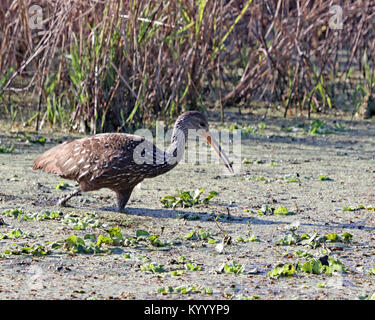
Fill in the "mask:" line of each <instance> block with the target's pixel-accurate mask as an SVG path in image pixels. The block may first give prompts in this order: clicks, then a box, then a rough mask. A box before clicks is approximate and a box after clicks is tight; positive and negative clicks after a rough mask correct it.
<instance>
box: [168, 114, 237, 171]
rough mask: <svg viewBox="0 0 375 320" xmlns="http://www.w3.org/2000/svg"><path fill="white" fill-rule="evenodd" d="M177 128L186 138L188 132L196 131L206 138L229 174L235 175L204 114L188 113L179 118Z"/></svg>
mask: <svg viewBox="0 0 375 320" xmlns="http://www.w3.org/2000/svg"><path fill="white" fill-rule="evenodd" d="M175 128H176V129H179V130H182V131H183V132H184V133H185V137H187V134H188V130H196V133H197V134H198V135H200V136H201V137H202V138H204V139H205V140H206V141H207V143H208V144H209V145H210V146H211V148H212V149H214V151H215V152H216V153H217V154H218V156H219V157H220V159H221V160H222V161H223V162H224V164H225V166H226V167H227V168H228V170H229V172H230V173H234V171H233V168H232V164H231V162H230V160H229V158H228V157H227V155H226V154H225V152H224V151H223V150H222V149H221V147H220V145H219V143H218V142H217V141H216V140H215V139H214V138H213V136H212V134H211V133H210V131H209V127H208V121H207V118H206V116H205V115H204V114H203V113H201V112H199V111H188V112H185V113H183V114H182V115H180V116H179V117H178V118H177V120H176V125H175Z"/></svg>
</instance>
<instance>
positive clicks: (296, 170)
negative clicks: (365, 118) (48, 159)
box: [0, 118, 375, 299]
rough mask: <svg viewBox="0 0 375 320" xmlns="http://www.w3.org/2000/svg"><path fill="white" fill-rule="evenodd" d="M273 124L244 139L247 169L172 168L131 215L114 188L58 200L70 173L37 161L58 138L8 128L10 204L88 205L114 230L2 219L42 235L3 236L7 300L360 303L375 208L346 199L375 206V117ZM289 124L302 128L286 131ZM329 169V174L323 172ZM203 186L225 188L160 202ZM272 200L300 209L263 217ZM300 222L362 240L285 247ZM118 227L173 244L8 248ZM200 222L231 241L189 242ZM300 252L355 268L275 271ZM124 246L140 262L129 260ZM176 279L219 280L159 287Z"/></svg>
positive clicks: (34, 207)
mask: <svg viewBox="0 0 375 320" xmlns="http://www.w3.org/2000/svg"><path fill="white" fill-rule="evenodd" d="M264 122H265V123H266V125H267V128H266V129H264V130H262V131H258V132H257V133H255V134H253V135H250V136H249V137H247V138H243V139H242V148H241V150H242V155H241V156H242V158H243V159H247V160H249V161H251V162H252V164H243V165H242V166H241V171H240V172H237V173H236V175H234V176H228V175H222V174H221V173H222V169H223V168H222V166H221V165H220V164H186V163H184V164H180V165H178V166H177V167H176V168H175V169H174V170H172V171H171V172H169V173H167V174H165V175H162V176H159V177H157V178H154V179H152V180H146V181H144V182H143V183H142V185H141V188H136V189H135V191H134V192H133V194H132V197H131V200H130V202H129V204H128V206H127V208H126V212H123V213H119V212H117V211H116V208H115V199H114V197H113V196H114V195H113V193H112V192H110V191H109V190H100V191H95V192H91V193H86V194H83V196H81V197H77V198H75V199H72V200H71V201H70V202H69V204H70V205H71V207H67V208H58V207H56V205H55V203H56V201H57V199H58V198H59V197H60V196H61V195H62V194H64V193H65V192H67V191H58V190H56V185H57V184H58V183H59V182H60V178H58V177H55V176H53V175H50V174H46V173H43V172H33V171H32V170H31V167H32V162H33V159H34V158H35V157H36V156H37V155H38V154H40V153H42V152H43V151H45V150H47V149H48V148H50V147H52V146H54V145H56V142H55V140H54V139H52V138H56V135H54V136H53V137H52V135H50V134H45V136H46V137H47V143H46V144H45V145H44V146H42V145H39V144H33V143H27V142H25V141H19V138H17V135H16V133H15V132H11V131H10V130H5V129H6V126H3V128H4V129H3V131H1V129H0V141H1V143H0V145H1V144H2V145H6V146H10V145H11V144H14V145H15V150H14V151H13V153H9V154H6V153H0V181H1V186H0V212H4V211H5V210H7V209H15V208H19V209H23V210H24V212H28V213H36V212H43V211H45V210H50V211H53V210H59V211H61V212H62V214H65V215H66V214H69V213H72V212H73V211H74V212H75V213H76V214H78V215H79V214H83V213H86V212H89V213H96V214H97V218H96V219H98V220H99V221H100V223H102V224H103V226H102V227H100V228H88V229H86V230H74V229H72V227H71V226H69V225H67V224H64V223H63V222H62V221H61V220H44V221H37V220H32V221H25V220H18V219H15V218H14V217H11V216H5V215H1V216H0V217H1V219H2V220H0V235H7V234H9V233H10V232H11V231H12V230H14V229H17V228H19V229H20V230H22V232H23V234H24V235H28V234H31V235H29V236H27V237H25V238H19V239H6V238H4V239H0V254H1V255H2V257H1V258H0V263H1V264H0V269H1V270H0V298H1V299H14V298H21V299H34V298H37V299H39V298H43V299H66V298H67V299H107V298H120V299H130V298H135V299H148V298H156V299H186V298H189V299H240V298H243V297H252V296H256V297H259V298H260V299H295V298H299V299H358V298H359V297H365V296H371V295H372V294H374V293H375V276H374V275H369V271H370V270H371V269H372V268H375V212H373V211H369V210H364V209H359V210H355V211H343V210H342V208H343V206H352V207H353V208H354V207H355V208H359V206H361V205H362V206H364V207H369V206H371V207H374V206H375V190H374V174H375V163H374V156H375V154H374V150H375V138H374V137H375V127H374V124H373V122H354V123H349V122H343V123H344V125H345V128H346V130H345V131H343V132H339V131H337V132H335V133H333V134H327V135H307V134H306V133H303V132H301V130H299V129H298V128H297V127H295V123H293V121H287V122H286V121H285V120H280V119H271V120H266V121H264ZM256 123H257V122H256V119H254V118H249V120H248V121H247V124H248V125H254V126H256ZM328 123H331V124H332V121H331V122H329V121H328ZM282 126H284V127H292V128H293V127H294V128H295V129H292V130H289V131H290V132H285V131H283V130H281V128H282ZM231 156H233V155H231ZM257 160H261V161H257ZM297 174H298V177H299V182H298V179H297V182H293V181H289V180H288V179H291V178H293V177H294V178H298V177H297ZM321 175H326V176H327V177H328V178H329V180H328V181H322V180H320V179H319V176H321ZM288 181H289V182H288ZM295 181H296V180H295ZM66 182H68V183H70V184H71V185H72V186H73V185H74V183H73V182H69V181H66ZM197 188H204V189H205V190H206V191H209V190H215V191H217V192H218V193H219V195H218V196H217V197H216V198H213V199H212V200H211V201H210V203H209V204H206V205H198V206H195V207H192V208H184V209H181V208H179V209H176V210H172V209H165V208H163V206H162V204H161V203H160V198H161V197H162V196H165V195H168V194H174V193H175V191H176V189H181V190H183V191H185V190H195V189H197ZM266 205H269V207H273V208H277V207H279V206H284V207H286V208H287V209H288V210H289V211H292V212H294V213H295V214H294V215H286V216H282V215H271V214H265V215H260V214H257V213H252V211H255V210H258V209H261V208H262V207H263V208H264V207H265V206H266ZM228 212H229V217H228ZM191 213H197V216H198V217H199V219H198V220H189V219H183V218H181V216H182V215H185V217H187V216H188V215H189V214H191ZM216 217H219V219H218V221H219V226H220V228H219V227H218V224H217V223H216V222H215V218H216ZM291 223H294V224H296V223H297V224H298V225H299V227H298V229H297V231H296V232H297V233H298V234H303V233H307V234H310V235H312V234H313V233H314V231H316V232H317V234H318V235H319V236H323V235H326V234H328V233H337V234H338V235H342V234H343V233H345V232H348V233H350V234H351V235H352V239H351V241H350V242H349V243H344V242H335V243H330V242H327V243H326V244H325V246H324V247H323V248H322V247H319V248H316V249H314V248H310V247H309V246H302V245H295V244H294V245H289V246H276V245H275V241H277V240H278V239H280V238H283V237H285V236H286V234H287V231H286V230H287V228H288V227H290V224H291ZM113 226H120V227H121V231H122V233H123V235H124V237H134V236H135V234H136V230H139V229H142V230H146V231H148V232H149V233H150V234H155V235H159V239H160V240H161V241H164V242H168V243H169V245H168V246H165V247H160V248H157V247H152V246H150V245H148V244H147V243H146V242H140V243H137V244H130V245H129V243H128V244H123V245H120V246H117V247H112V248H111V249H112V251H107V252H104V253H101V254H82V253H77V254H75V255H72V254H69V253H67V252H66V251H64V250H63V248H62V249H59V250H52V251H51V253H50V254H49V255H45V256H44V255H42V256H33V255H31V254H25V253H21V254H18V255H16V254H4V253H3V252H4V251H5V250H7V249H9V248H19V247H21V246H25V245H28V246H29V245H36V244H45V243H46V242H48V241H52V242H54V241H58V240H61V239H66V238H67V237H68V236H70V235H73V234H75V235H77V236H79V237H82V238H83V237H84V235H85V234H89V233H91V234H92V233H93V234H95V235H98V234H100V233H103V234H105V233H106V231H105V230H106V229H107V228H109V227H113ZM194 229H196V230H200V229H204V230H207V231H208V232H209V233H210V234H211V238H212V239H213V240H216V241H217V242H218V243H219V242H220V241H222V239H223V234H224V233H226V234H227V235H228V236H230V237H231V239H232V241H231V244H230V245H227V246H225V247H224V250H223V252H221V253H219V252H217V250H215V247H216V244H214V243H209V242H208V241H207V239H196V240H189V239H187V238H186V235H188V234H189V233H190V232H191V231H193V230H194ZM249 231H250V232H251V235H255V237H256V238H257V239H259V240H260V241H259V242H251V241H249V242H246V241H245V242H239V241H237V239H238V237H239V236H240V237H242V238H243V239H246V238H247V237H248V235H249ZM211 242H212V241H211ZM296 250H303V251H306V252H309V253H310V254H311V255H312V256H314V257H316V258H319V257H322V256H323V255H325V254H326V253H327V252H328V253H329V256H330V257H333V258H335V259H339V260H340V261H341V262H342V263H343V264H344V265H345V266H346V268H347V271H346V272H345V273H340V272H339V273H336V274H334V275H331V276H329V275H325V274H320V275H311V274H306V273H303V272H298V273H297V274H296V275H294V276H291V277H283V278H279V279H272V278H270V277H268V276H267V273H268V272H269V271H271V270H272V269H273V268H274V267H275V266H276V265H277V264H279V263H281V264H286V263H296V262H297V261H301V262H304V261H306V260H308V258H299V257H297V256H296V255H295V254H293V253H294V252H295V251H296ZM324 250H325V251H324ZM124 253H125V254H127V255H128V256H129V257H130V258H127V259H126V258H125V257H124V255H123V254H124ZM180 256H184V257H186V259H187V260H188V261H190V262H192V263H193V264H195V265H197V266H199V267H200V268H199V269H200V270H198V271H191V270H184V272H183V273H182V272H180V274H179V275H177V276H174V275H172V274H171V273H169V271H176V270H179V271H181V269H183V268H184V267H181V266H180V265H179V264H178V263H176V261H177V260H178V258H179V257H180ZM146 259H148V260H146ZM229 261H235V262H237V263H239V264H242V265H243V266H244V267H245V271H244V272H242V273H240V274H228V273H225V272H223V270H222V269H223V268H222V267H221V266H222V265H223V264H224V263H227V262H229ZM146 263H155V264H161V265H163V266H164V267H163V268H164V269H165V270H166V272H163V273H152V272H146V271H142V270H141V269H140V266H142V265H144V264H146ZM168 286H172V287H173V288H177V287H179V286H184V287H191V286H196V287H197V286H201V287H202V288H212V293H211V294H205V293H204V292H203V291H202V290H201V292H197V293H194V292H192V293H190V294H186V295H184V294H181V293H176V294H166V295H162V294H160V293H158V289H160V288H163V287H168Z"/></svg>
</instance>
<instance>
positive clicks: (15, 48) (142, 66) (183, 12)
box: [0, 0, 375, 133]
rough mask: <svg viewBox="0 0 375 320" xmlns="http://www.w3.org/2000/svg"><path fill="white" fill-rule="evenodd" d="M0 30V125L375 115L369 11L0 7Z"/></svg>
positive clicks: (343, 4) (307, 5) (374, 22)
mask: <svg viewBox="0 0 375 320" xmlns="http://www.w3.org/2000/svg"><path fill="white" fill-rule="evenodd" d="M0 30H1V31H0V116H1V117H8V118H9V119H11V120H12V122H16V121H19V120H22V122H24V124H25V125H33V126H35V128H36V129H37V130H38V129H40V128H41V127H43V126H46V125H49V126H51V127H55V126H61V127H64V128H68V129H71V130H80V131H84V132H90V133H97V132H102V131H114V130H120V128H122V127H125V128H126V129H131V128H136V127H137V126H140V125H144V124H146V123H151V122H153V121H154V120H155V119H157V118H164V119H169V118H170V117H175V116H176V115H177V114H179V113H180V112H182V111H184V110H189V109H200V108H205V107H216V108H220V111H221V117H223V112H224V108H225V107H228V106H236V107H238V108H239V111H241V109H242V108H248V107H251V106H253V105H254V104H256V103H257V102H259V101H265V102H266V104H267V106H269V107H272V106H273V105H278V106H281V107H282V108H283V112H284V115H285V116H287V115H288V114H290V113H304V114H306V115H308V116H310V114H311V113H314V112H329V111H330V110H333V109H339V108H342V109H344V110H347V111H352V113H353V115H358V116H360V117H369V116H371V115H372V114H373V113H375V107H374V101H375V98H374V86H375V84H374V83H375V81H374V69H375V68H374V58H375V3H374V1H372V0H363V1H354V0H350V1H338V2H335V3H334V2H333V1H328V0H322V1H312V0H307V1H297V0H295V1H290V0H289V1H288V0H266V1H252V0H228V1H227V0H218V1H209V0H175V1H172V0H165V1H162V0H156V1H155V0H154V1H152V0H134V1H121V0H112V1H94V0H66V1H62V0H50V1H47V0H40V1H38V3H37V4H35V3H34V2H33V1H31V0H5V1H2V2H1V4H0ZM20 118H21V119H20Z"/></svg>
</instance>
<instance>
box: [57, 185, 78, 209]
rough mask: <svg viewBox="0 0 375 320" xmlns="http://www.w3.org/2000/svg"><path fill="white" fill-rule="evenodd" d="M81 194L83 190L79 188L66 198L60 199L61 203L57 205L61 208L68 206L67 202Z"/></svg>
mask: <svg viewBox="0 0 375 320" xmlns="http://www.w3.org/2000/svg"><path fill="white" fill-rule="evenodd" d="M80 193H81V189H80V188H77V189H74V190H73V191H72V192H70V193H68V194H67V195H66V196H65V197H62V198H60V199H59V201H58V202H57V205H59V206H61V207H65V206H66V202H67V201H68V200H69V199H70V198H72V197H74V196H77V195H79V194H80Z"/></svg>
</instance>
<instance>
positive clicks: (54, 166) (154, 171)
mask: <svg viewBox="0 0 375 320" xmlns="http://www.w3.org/2000/svg"><path fill="white" fill-rule="evenodd" d="M189 129H195V130H197V134H199V135H201V136H202V137H204V138H205V139H206V141H207V143H208V144H209V145H211V147H212V148H213V149H214V150H215V151H216V153H217V154H218V155H219V157H220V158H221V159H222V160H223V162H224V164H225V165H226V167H227V168H228V170H229V171H230V172H231V173H233V169H232V165H231V163H230V161H229V159H228V157H227V156H226V155H225V153H224V152H223V151H222V150H221V147H220V145H219V144H218V143H217V142H216V141H215V140H214V139H213V137H212V136H211V135H210V133H209V131H208V123H207V119H206V117H205V116H204V115H203V114H202V113H200V112H198V111H189V112H185V113H184V114H182V115H180V116H179V117H178V118H177V120H176V123H175V125H174V128H173V132H172V137H171V144H170V146H169V148H168V149H167V150H166V151H162V150H160V149H159V148H157V147H156V146H155V145H154V144H152V143H151V142H149V141H147V140H145V138H144V137H140V136H136V135H131V134H125V133H103V134H96V135H93V136H91V137H87V138H82V139H77V140H73V141H70V142H64V143H63V144H61V145H58V146H56V147H54V148H52V149H50V150H48V151H46V152H45V153H43V154H42V155H40V156H39V157H38V158H36V159H35V161H34V166H33V170H38V169H41V170H43V171H46V172H51V173H54V174H56V175H58V176H60V177H62V178H64V179H70V180H75V181H77V182H78V184H79V188H78V189H76V190H74V191H73V192H71V193H70V194H68V195H67V196H65V197H63V198H61V199H60V200H59V202H58V204H59V205H65V203H66V201H68V200H69V199H70V198H71V197H73V196H75V195H77V194H79V193H80V192H81V191H84V192H86V191H94V190H99V189H101V188H108V189H111V190H113V191H114V192H116V195H117V204H118V207H119V209H120V210H122V209H123V208H124V207H125V205H126V203H127V202H128V200H129V198H130V195H131V193H132V191H133V189H134V187H135V186H136V185H137V184H138V183H140V182H142V181H143V180H144V179H145V178H153V177H156V176H158V175H160V174H163V173H165V172H167V171H169V170H171V169H173V168H174V167H175V166H176V165H177V163H178V162H179V161H180V160H181V158H182V156H183V152H184V149H185V141H186V140H187V135H188V130H189Z"/></svg>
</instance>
